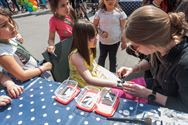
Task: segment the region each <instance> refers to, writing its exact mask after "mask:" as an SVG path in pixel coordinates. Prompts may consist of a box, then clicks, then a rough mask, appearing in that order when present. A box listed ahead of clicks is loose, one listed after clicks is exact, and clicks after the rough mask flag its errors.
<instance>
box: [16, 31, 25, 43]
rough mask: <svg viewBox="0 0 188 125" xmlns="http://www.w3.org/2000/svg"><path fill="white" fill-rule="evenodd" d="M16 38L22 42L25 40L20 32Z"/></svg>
mask: <svg viewBox="0 0 188 125" xmlns="http://www.w3.org/2000/svg"><path fill="white" fill-rule="evenodd" d="M16 39H17V40H18V41H19V42H20V43H21V44H22V43H23V42H24V39H23V37H22V36H21V34H19V33H18V34H17V35H16Z"/></svg>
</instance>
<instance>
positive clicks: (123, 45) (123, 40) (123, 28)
mask: <svg viewBox="0 0 188 125" xmlns="http://www.w3.org/2000/svg"><path fill="white" fill-rule="evenodd" d="M125 24H126V19H122V20H120V27H121V49H122V50H123V49H125V48H126V47H127V45H126V38H125Z"/></svg>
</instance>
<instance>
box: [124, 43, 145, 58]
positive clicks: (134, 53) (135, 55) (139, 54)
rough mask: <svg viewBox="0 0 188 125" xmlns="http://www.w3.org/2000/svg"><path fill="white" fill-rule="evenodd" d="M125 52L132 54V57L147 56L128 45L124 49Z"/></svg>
mask: <svg viewBox="0 0 188 125" xmlns="http://www.w3.org/2000/svg"><path fill="white" fill-rule="evenodd" d="M126 52H127V53H128V54H129V55H132V56H134V57H137V58H139V59H140V60H142V59H146V58H147V56H146V55H144V54H142V53H139V52H135V51H133V50H132V49H131V48H130V47H129V46H128V47H127V49H126Z"/></svg>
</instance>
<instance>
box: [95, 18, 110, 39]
mask: <svg viewBox="0 0 188 125" xmlns="http://www.w3.org/2000/svg"><path fill="white" fill-rule="evenodd" d="M93 24H94V25H95V27H96V29H97V30H98V34H99V35H100V36H101V37H102V38H107V37H108V33H107V32H106V31H103V30H101V29H100V27H98V25H99V18H96V19H94V21H93Z"/></svg>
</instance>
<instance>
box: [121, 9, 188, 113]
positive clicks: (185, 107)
mask: <svg viewBox="0 0 188 125" xmlns="http://www.w3.org/2000/svg"><path fill="white" fill-rule="evenodd" d="M187 32H188V23H187V22H186V21H185V15H184V14H183V13H169V14H167V13H165V12H164V11H162V10H161V9H159V8H156V7H154V6H144V7H141V8H139V9H137V10H136V11H134V12H133V13H132V14H131V15H130V17H129V19H128V21H127V25H126V28H125V36H126V37H127V39H128V40H129V44H130V47H131V48H132V49H133V50H135V52H140V53H142V54H145V55H148V57H149V58H148V59H146V60H143V61H141V62H140V63H139V64H138V65H136V66H135V67H133V68H127V67H122V68H120V69H119V70H118V75H119V76H121V77H122V76H128V75H130V74H132V73H135V72H139V71H146V70H149V71H150V72H151V74H152V77H151V78H145V81H146V85H147V87H143V86H140V85H138V84H134V83H133V82H129V83H127V84H124V89H125V91H126V92H127V93H130V94H133V95H136V96H139V97H143V98H147V99H148V101H149V103H151V104H153V103H154V104H159V105H162V106H165V107H167V108H172V109H176V110H180V111H184V112H188V91H187V90H188V77H187V74H188V37H187V36H186V33H187Z"/></svg>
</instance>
